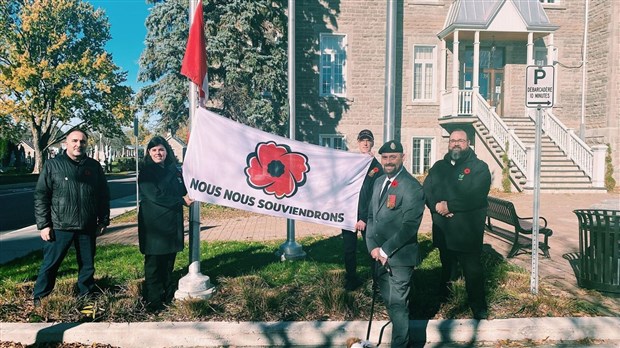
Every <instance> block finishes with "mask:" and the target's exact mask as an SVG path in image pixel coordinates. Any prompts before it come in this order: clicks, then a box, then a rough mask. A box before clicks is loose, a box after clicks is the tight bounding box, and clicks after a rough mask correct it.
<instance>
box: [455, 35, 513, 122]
mask: <svg viewBox="0 0 620 348" xmlns="http://www.w3.org/2000/svg"><path fill="white" fill-rule="evenodd" d="M463 65H464V66H463V76H462V78H461V81H460V85H461V86H460V88H461V89H472V88H473V78H472V75H473V71H474V69H473V65H474V50H473V48H467V49H466V51H465V60H464V63H463ZM478 68H479V76H478V83H479V85H480V89H479V92H480V95H481V96H482V97H483V98H485V100H486V101H487V103H489V105H490V106H491V107H494V108H495V112H497V114H498V115H500V116H502V114H503V98H504V50H503V49H502V48H497V47H494V46H493V47H484V48H480V62H479V66H478Z"/></svg>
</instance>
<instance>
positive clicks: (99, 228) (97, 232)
mask: <svg viewBox="0 0 620 348" xmlns="http://www.w3.org/2000/svg"><path fill="white" fill-rule="evenodd" d="M106 229H107V226H106V225H102V224H99V225H97V229H96V230H95V236H97V237H99V236H101V235H103V234H104V233H105V231H106Z"/></svg>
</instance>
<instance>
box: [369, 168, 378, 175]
mask: <svg viewBox="0 0 620 348" xmlns="http://www.w3.org/2000/svg"><path fill="white" fill-rule="evenodd" d="M378 172H379V168H377V167H374V168H372V170H371V171H370V172H368V176H369V177H371V178H372V177H373V176H375V174H377V173H378Z"/></svg>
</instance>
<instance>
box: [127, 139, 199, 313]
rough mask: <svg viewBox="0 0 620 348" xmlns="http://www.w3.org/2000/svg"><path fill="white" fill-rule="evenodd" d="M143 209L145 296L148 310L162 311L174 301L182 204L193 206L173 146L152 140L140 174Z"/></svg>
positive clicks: (140, 229) (181, 241)
mask: <svg viewBox="0 0 620 348" xmlns="http://www.w3.org/2000/svg"><path fill="white" fill-rule="evenodd" d="M138 187H139V192H140V209H139V213H138V237H139V243H140V252H141V253H142V254H144V278H145V279H144V287H143V297H144V300H145V301H146V303H147V309H149V310H152V311H157V310H161V309H162V308H163V304H164V303H169V302H170V301H172V298H173V296H174V291H175V285H174V284H172V279H171V278H172V271H173V269H174V261H175V259H176V255H177V253H178V252H179V251H181V250H183V246H184V238H183V204H185V205H190V204H191V203H192V200H191V199H190V198H189V196H188V195H187V190H186V189H185V185H184V184H183V177H182V176H181V172H180V171H179V170H178V169H177V161H176V158H175V156H174V153H173V152H172V149H171V148H170V145H169V144H168V142H167V141H166V139H164V138H163V137H161V136H155V137H153V138H152V139H151V140H150V141H149V143H148V145H147V147H146V153H145V155H144V162H143V164H142V168H141V170H140V173H139V174H138Z"/></svg>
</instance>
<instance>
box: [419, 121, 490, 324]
mask: <svg viewBox="0 0 620 348" xmlns="http://www.w3.org/2000/svg"><path fill="white" fill-rule="evenodd" d="M469 145H470V141H469V137H468V135H467V132H465V131H464V130H462V129H455V130H453V131H452V133H450V140H449V143H448V153H447V154H446V155H445V156H444V158H443V159H442V160H439V161H437V162H435V164H434V165H433V167H432V168H431V169H430V170H429V172H428V175H427V177H426V179H425V180H424V193H425V196H426V205H427V206H428V209H429V210H430V211H431V216H432V218H433V244H434V245H435V246H436V247H437V249H439V258H440V259H441V288H440V293H441V294H442V295H444V296H445V295H447V294H448V292H449V286H450V283H451V281H453V280H455V278H456V277H457V276H458V272H457V265H458V264H460V265H461V268H462V269H463V275H464V276H465V289H466V291H467V299H468V302H469V306H470V308H471V310H472V312H473V315H474V319H478V320H480V319H486V318H487V317H488V309H487V302H486V299H485V294H484V278H483V273H482V261H481V260H480V256H481V254H482V241H483V235H484V223H485V219H486V215H487V206H488V202H487V195H488V194H489V189H490V187H491V172H490V171H489V166H488V165H487V164H486V163H484V161H482V160H480V159H479V158H478V157H477V156H476V154H475V153H474V151H473V150H472V149H471V148H470V147H469Z"/></svg>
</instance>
